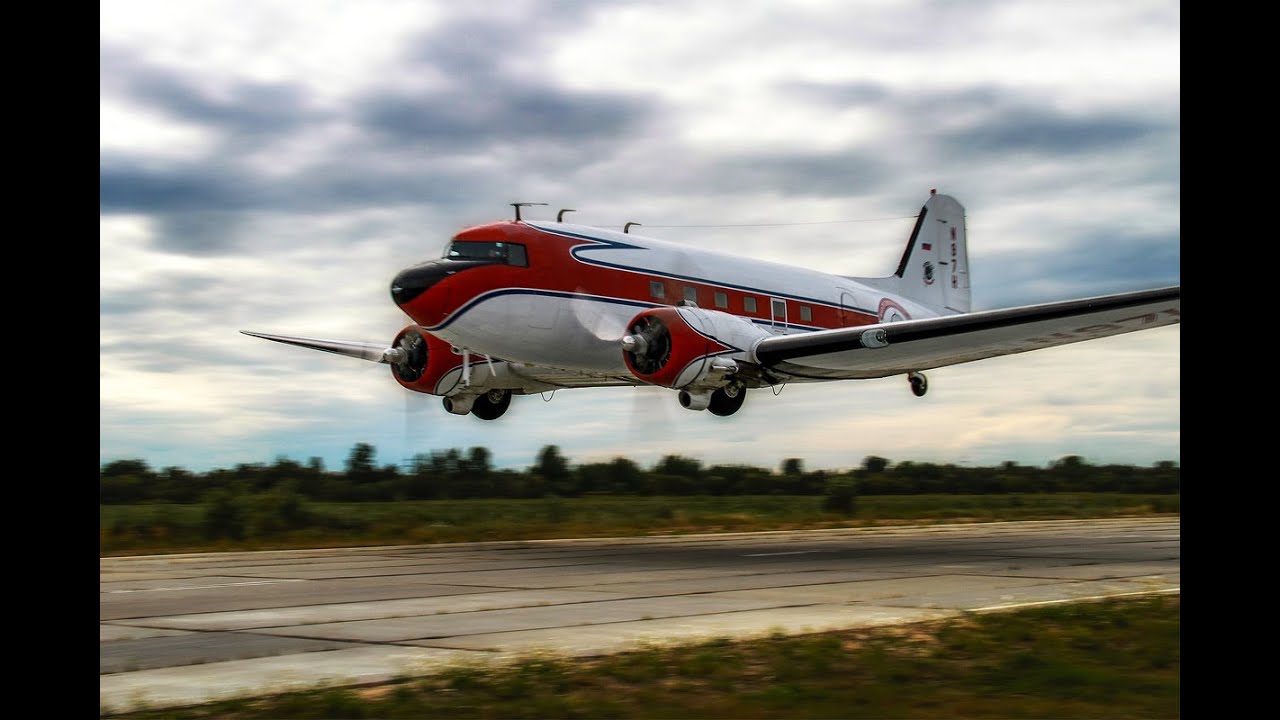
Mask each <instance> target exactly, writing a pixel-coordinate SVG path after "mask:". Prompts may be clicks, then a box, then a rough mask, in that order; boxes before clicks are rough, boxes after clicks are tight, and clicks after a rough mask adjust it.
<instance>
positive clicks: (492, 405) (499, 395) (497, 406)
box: [471, 390, 511, 420]
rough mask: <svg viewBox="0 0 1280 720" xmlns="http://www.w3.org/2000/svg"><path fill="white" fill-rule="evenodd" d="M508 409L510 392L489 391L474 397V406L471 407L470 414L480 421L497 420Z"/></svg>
mask: <svg viewBox="0 0 1280 720" xmlns="http://www.w3.org/2000/svg"><path fill="white" fill-rule="evenodd" d="M509 407H511V391H510V390H490V391H489V392H487V393H485V394H483V395H480V396H478V397H476V401H475V404H473V405H472V406H471V414H472V415H475V416H476V417H478V418H480V419H481V420H497V419H498V418H500V417H502V415H503V413H505V412H506V411H507V408H509Z"/></svg>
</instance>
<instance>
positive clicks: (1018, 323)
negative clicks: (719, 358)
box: [751, 285, 1182, 380]
mask: <svg viewBox="0 0 1280 720" xmlns="http://www.w3.org/2000/svg"><path fill="white" fill-rule="evenodd" d="M1181 288H1182V286H1181V285H1175V286H1173V287H1167V288H1159V289H1155V290H1141V291H1138V292H1129V293H1121V294H1118V295H1105V296H1101V297H1093V298H1084V299H1080V300H1068V301H1065V302H1055V303H1046V304H1043V305H1026V306H1023V307H1016V308H1007V309H1003V310H987V311H983V312H975V313H965V314H962V315H948V316H946V317H939V318H925V319H921V320H905V321H902V322H895V323H881V324H878V325H863V326H860V327H856V328H839V329H835V330H819V331H817V332H812V333H805V334H801V335H780V336H777V337H770V338H765V339H764V340H761V341H760V342H758V343H756V345H755V346H754V347H753V348H752V351H751V354H752V356H753V359H754V360H755V361H756V362H757V363H759V364H760V365H761V366H763V367H764V368H767V369H769V370H773V371H775V372H778V373H782V374H786V375H790V376H793V377H800V378H814V379H824V380H837V379H853V378H877V377H886V376H889V375H900V374H903V373H908V372H914V371H920V370H928V369H930V368H937V367H944V366H946V365H956V364H958V363H965V362H972V361H974V360H982V359H984V358H989V357H997V356H1000V355H1011V354H1014V353H1020V352H1027V351H1030V350H1039V349H1041V348H1047V347H1055V346H1058V345H1067V344H1070V343H1076V342H1082V341H1084V340H1093V339H1095V338H1102V337H1109V336H1111V335H1121V334H1123V333H1128V332H1134V331H1136V330H1147V329H1150V328H1156V327H1161V326H1164V325H1173V324H1175V323H1178V322H1179V311H1180V309H1181V306H1182V301H1181Z"/></svg>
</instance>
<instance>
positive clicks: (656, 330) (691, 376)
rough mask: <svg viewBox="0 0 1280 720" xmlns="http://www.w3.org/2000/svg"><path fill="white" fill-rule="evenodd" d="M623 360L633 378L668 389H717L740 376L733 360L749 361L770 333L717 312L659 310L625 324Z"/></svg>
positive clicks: (745, 321)
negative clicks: (757, 343) (761, 341)
mask: <svg viewBox="0 0 1280 720" xmlns="http://www.w3.org/2000/svg"><path fill="white" fill-rule="evenodd" d="M627 330H628V334H627V336H626V337H624V338H623V339H622V348H623V352H622V355H623V359H624V360H625V361H626V363H627V368H628V369H629V370H631V374H633V375H635V376H636V377H638V378H640V379H641V380H643V381H645V382H647V383H652V384H654V385H661V386H663V387H669V388H686V387H693V388H716V387H721V386H723V385H726V384H728V382H729V380H730V379H731V378H732V376H733V374H734V373H736V372H737V371H738V363H737V360H736V359H735V358H745V357H747V351H749V350H750V349H751V346H752V345H753V344H755V342H756V341H757V340H760V339H761V338H764V337H768V336H769V333H768V331H766V330H765V329H763V328H760V327H757V326H756V325H755V324H754V323H752V322H751V321H750V320H746V319H744V318H740V317H738V316H736V315H730V314H729V313H723V312H720V311H718V310H704V309H701V308H696V307H661V308H653V309H651V310H645V311H644V312H642V313H640V314H639V315H636V316H635V317H634V318H632V319H631V322H629V323H627Z"/></svg>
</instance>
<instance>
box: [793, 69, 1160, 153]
mask: <svg viewBox="0 0 1280 720" xmlns="http://www.w3.org/2000/svg"><path fill="white" fill-rule="evenodd" d="M779 90H780V91H781V92H782V93H783V94H784V95H787V96H789V97H794V98H796V99H799V100H804V101H808V102H812V103H815V104H819V105H824V106H828V107H831V108H833V109H842V108H854V107H872V108H875V109H878V110H880V111H882V112H883V113H885V114H886V115H889V116H891V117H893V118H894V119H895V125H897V126H898V127H900V128H902V129H903V130H906V131H908V132H910V133H912V134H915V135H917V136H918V137H919V138H920V140H921V142H923V143H930V144H933V145H935V146H937V147H938V148H939V149H940V150H941V151H942V152H943V153H944V154H946V155H960V156H969V157H972V156H974V155H981V154H986V153H995V154H999V153H1026V152H1036V153H1044V154H1071V153H1077V152H1091V151H1094V150H1100V149H1106V148H1110V147H1116V146H1121V145H1125V144H1128V143H1132V142H1135V141H1139V140H1142V139H1143V138H1145V137H1147V136H1149V135H1152V134H1156V133H1160V132H1164V131H1167V130H1170V129H1176V126H1177V118H1176V117H1173V118H1159V117H1153V116H1152V114H1151V112H1150V111H1149V110H1148V109H1146V108H1138V109H1135V110H1134V111H1133V112H1132V113H1129V114H1124V113H1120V112H1114V111H1112V112H1091V113H1069V112H1065V111H1059V110H1055V109H1053V108H1051V107H1047V106H1046V105H1045V102H1044V101H1043V100H1042V99H1040V98H1037V97H1034V96H1031V95H1029V94H1027V93H1025V92H1020V91H1016V90H1010V89H1006V88H1000V87H996V86H990V85H976V86H971V87H967V88H960V89H955V90H946V91H940V92H939V91H910V90H900V89H895V88H890V87H888V86H886V85H882V84H879V83H875V82H864V81H859V82H850V83H812V82H797V83H784V84H782V85H780V86H779ZM957 118H966V120H964V124H963V125H962V126H960V127H956V122H957V120H956V119H957Z"/></svg>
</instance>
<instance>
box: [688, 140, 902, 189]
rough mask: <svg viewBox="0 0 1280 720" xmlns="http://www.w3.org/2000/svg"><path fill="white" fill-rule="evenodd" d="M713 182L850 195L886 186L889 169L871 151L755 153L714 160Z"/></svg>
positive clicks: (715, 184) (735, 186)
mask: <svg viewBox="0 0 1280 720" xmlns="http://www.w3.org/2000/svg"><path fill="white" fill-rule="evenodd" d="M708 171H709V172H708V174H709V175H710V176H711V179H710V181H709V185H710V186H711V187H712V188H714V189H719V190H722V191H729V192H777V193H781V194H784V195H794V196H818V197H847V196H850V195H854V194H857V193H859V192H863V191H866V190H870V189H874V188H877V187H881V186H883V184H884V182H885V176H886V169H885V167H884V165H883V164H882V163H881V162H880V161H879V160H878V159H876V158H874V157H872V156H871V155H869V154H865V153H858V152H848V151H846V152H842V153H838V154H822V155H818V154H801V153H797V154H794V155H784V154H754V155H746V156H742V157H736V158H732V159H728V160H721V161H717V162H713V163H712V164H711V165H710V167H709V168H708Z"/></svg>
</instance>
